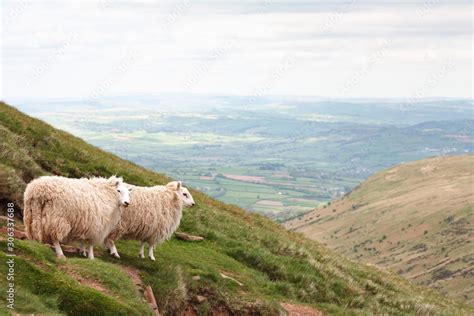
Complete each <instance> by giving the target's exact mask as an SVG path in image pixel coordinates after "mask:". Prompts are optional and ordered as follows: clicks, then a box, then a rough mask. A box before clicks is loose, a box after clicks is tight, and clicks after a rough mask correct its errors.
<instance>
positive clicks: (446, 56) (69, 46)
mask: <svg viewBox="0 0 474 316" xmlns="http://www.w3.org/2000/svg"><path fill="white" fill-rule="evenodd" d="M1 4H2V6H1V7H2V18H3V21H2V36H1V38H2V42H1V50H2V59H1V66H2V70H1V72H2V85H1V86H2V93H1V98H2V99H4V100H6V101H8V100H9V99H11V98H26V97H27V98H33V99H34V98H56V97H74V98H91V97H101V96H113V95H124V94H135V93H144V94H157V93H162V92H196V93H213V94H245V95H257V96H259V95H267V94H272V95H315V96H323V97H336V98H352V97H369V98H372V97H373V98H380V97H383V98H388V97H397V98H417V97H432V96H435V97H463V98H472V90H471V89H472V70H473V69H472V57H473V51H472V50H473V49H472V20H473V11H472V8H473V7H472V4H471V1H447V0H427V1H383V0H378V1H367V0H365V1H362V0H360V1H358V0H349V1H324V2H322V1H306V2H304V1H271V0H266V1H222V0H221V1H196V0H193V1H191V0H183V1H114V0H103V1H64V0H61V1H57V2H56V1H39V0H38V1H33V2H27V1H4V0H2V1H1Z"/></svg>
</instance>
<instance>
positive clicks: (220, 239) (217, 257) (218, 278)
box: [0, 103, 472, 315]
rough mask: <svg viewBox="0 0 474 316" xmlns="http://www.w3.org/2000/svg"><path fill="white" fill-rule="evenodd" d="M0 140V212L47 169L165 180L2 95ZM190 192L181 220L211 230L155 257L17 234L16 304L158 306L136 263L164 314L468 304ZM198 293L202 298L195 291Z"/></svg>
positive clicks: (398, 310)
mask: <svg viewBox="0 0 474 316" xmlns="http://www.w3.org/2000/svg"><path fill="white" fill-rule="evenodd" d="M0 140H1V142H0V146H1V150H0V170H1V176H0V179H2V183H1V189H0V190H1V191H0V192H1V193H0V194H1V195H0V199H1V200H2V203H1V205H2V212H4V211H5V202H7V201H13V202H15V203H16V205H17V206H16V208H17V210H18V211H20V208H21V194H22V190H23V188H24V187H25V183H27V182H28V181H30V180H31V179H33V178H34V177H37V176H39V175H43V174H60V175H65V176H70V177H80V176H91V175H102V176H109V175H111V174H118V175H121V176H123V177H124V178H125V180H126V181H127V182H129V183H133V184H138V185H153V184H161V183H164V182H166V181H168V179H167V178H165V177H164V176H162V175H159V174H156V173H153V172H151V171H148V170H146V169H144V168H141V167H139V166H137V165H134V164H132V163H130V162H128V161H124V160H121V159H119V158H117V157H115V156H113V155H111V154H108V153H106V152H104V151H101V150H99V149H97V148H95V147H93V146H90V145H88V144H87V143H85V142H84V141H82V140H80V139H78V138H76V137H73V136H72V135H70V134H67V133H65V132H62V131H59V130H56V129H53V128H52V127H51V126H49V125H47V124H45V123H43V122H41V121H39V120H36V119H33V118H30V117H28V116H26V115H24V114H22V113H20V112H18V111H17V110H16V109H14V108H12V107H10V106H8V105H6V104H4V103H0ZM193 195H194V197H195V200H196V202H197V207H194V208H191V209H188V210H187V211H186V212H185V215H184V218H183V221H182V224H181V227H180V230H182V231H185V232H187V233H191V234H196V235H200V236H203V237H205V240H204V241H203V242H199V243H190V242H185V241H180V240H177V239H174V238H173V239H172V240H170V241H169V242H167V243H165V244H163V245H162V246H159V247H157V249H156V251H155V256H156V258H157V261H156V262H151V261H147V260H141V259H139V258H138V257H137V252H138V243H137V242H135V241H126V242H119V243H118V248H119V251H121V254H122V259H120V260H117V259H113V258H111V257H110V256H109V255H107V254H106V252H105V251H104V250H100V248H99V249H98V252H97V255H98V258H97V259H96V260H94V261H90V260H87V259H82V258H79V257H78V256H77V255H73V254H70V253H68V254H66V255H67V256H68V259H67V260H66V261H58V260H56V259H55V257H54V255H53V251H52V250H51V249H49V247H48V246H46V245H41V244H39V243H36V242H31V241H20V240H17V241H16V250H15V252H16V254H17V257H16V258H15V260H16V261H15V284H16V290H17V296H16V306H17V312H20V313H33V312H35V313H67V314H79V313H81V314H94V315H100V314H112V315H143V314H146V313H151V312H150V310H149V309H148V306H147V304H146V303H145V302H144V300H143V298H142V294H141V293H140V292H139V291H138V289H137V287H136V286H135V284H134V282H135V283H136V282H137V281H136V280H135V281H133V280H134V279H133V278H132V279H130V278H129V276H130V275H132V276H133V275H134V274H135V277H136V278H139V279H141V280H142V282H143V284H144V285H150V286H151V287H152V288H153V291H154V294H155V296H156V300H157V302H158V306H159V308H160V312H161V314H162V315H177V314H179V311H183V310H184V309H187V310H188V312H189V311H190V310H192V309H194V310H195V312H196V313H198V314H200V315H207V314H209V313H210V312H211V311H214V312H220V313H221V314H222V313H223V314H228V313H234V314H264V315H276V314H278V313H279V312H281V311H282V307H281V303H283V302H284V303H292V304H297V305H305V306H309V307H313V308H317V309H319V310H321V311H325V312H327V313H330V314H340V315H342V314H344V315H367V314H377V315H380V314H384V313H385V314H394V315H397V314H398V315H401V314H416V313H418V314H450V315H456V314H458V315H463V314H469V313H472V310H470V309H468V308H467V307H463V306H461V305H459V304H458V303H455V302H452V301H450V300H448V299H445V298H444V297H441V296H440V295H438V294H437V293H435V292H433V291H431V290H429V289H426V288H421V287H418V286H414V285H411V284H410V283H408V282H407V281H405V280H403V279H402V278H400V277H398V276H396V275H394V274H389V273H386V272H383V271H380V270H378V269H376V268H374V267H369V266H365V265H361V264H357V263H354V262H351V261H349V260H346V259H344V258H342V257H340V256H339V255H336V254H334V253H333V252H331V251H329V250H327V249H326V248H325V247H323V246H321V245H319V244H318V243H315V242H313V241H309V240H307V239H306V238H304V237H303V236H301V235H299V234H295V233H292V232H288V231H286V230H285V229H283V228H282V227H281V226H280V225H278V224H276V223H274V222H272V221H270V220H268V219H266V218H264V217H262V216H259V215H255V214H250V213H247V212H245V211H243V210H242V209H240V208H238V207H236V206H230V205H226V204H223V203H221V202H218V201H216V200H214V199H211V198H209V197H207V196H205V195H203V194H201V193H199V192H196V191H193ZM20 226H21V225H20V223H18V227H20ZM0 237H1V238H0V244H1V249H2V252H0V257H1V258H0V260H1V261H2V262H5V260H6V254H5V252H4V251H5V249H6V241H5V235H1V236H0ZM0 271H1V274H2V275H1V276H0V289H1V292H2V293H5V287H6V286H7V284H6V273H7V266H6V265H5V264H1V265H0ZM130 271H131V272H132V273H130ZM222 274H223V275H225V276H228V277H231V278H232V279H229V278H224V277H222ZM197 295H200V296H203V297H205V299H204V300H202V299H201V300H199V301H200V302H198V300H197ZM0 301H1V302H2V304H1V307H0V311H1V310H3V311H5V305H6V304H5V297H4V295H2V296H1V297H0ZM196 313H194V314H196ZM192 314H193V313H191V315H192ZM188 315H189V314H188Z"/></svg>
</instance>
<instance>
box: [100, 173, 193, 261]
mask: <svg viewBox="0 0 474 316" xmlns="http://www.w3.org/2000/svg"><path fill="white" fill-rule="evenodd" d="M131 187H132V188H133V193H132V194H131V205H130V207H128V208H127V209H123V210H122V217H121V219H120V221H119V223H118V224H117V226H116V227H115V228H114V229H113V230H112V231H111V232H110V234H109V236H108V237H107V238H106V240H105V245H106V246H107V247H108V248H109V249H110V254H111V255H114V256H115V257H117V258H120V256H119V254H118V252H117V248H116V247H115V243H114V242H115V241H116V240H118V239H119V238H124V239H135V240H139V241H141V246H140V253H139V256H140V258H144V257H145V255H144V248H145V242H146V243H148V245H149V249H148V257H149V258H150V259H151V260H153V261H154V260H155V256H154V247H155V246H156V244H157V243H161V242H163V241H165V240H167V239H169V238H170V237H171V235H172V234H173V233H174V232H175V230H176V229H177V228H178V225H179V223H180V221H181V216H182V213H183V206H193V205H194V204H195V203H194V199H193V197H192V196H191V194H190V193H189V191H188V189H186V188H185V187H183V186H182V184H181V181H173V182H170V183H168V184H167V185H165V186H161V185H159V186H154V187H137V186H131Z"/></svg>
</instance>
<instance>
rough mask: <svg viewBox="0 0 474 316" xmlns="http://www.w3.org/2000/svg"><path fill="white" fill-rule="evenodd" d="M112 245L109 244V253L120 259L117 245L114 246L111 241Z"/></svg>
mask: <svg viewBox="0 0 474 316" xmlns="http://www.w3.org/2000/svg"><path fill="white" fill-rule="evenodd" d="M110 244H111V245H112V246H110V254H111V255H112V256H114V257H115V258H118V259H120V256H119V254H118V251H117V247H115V243H114V242H113V241H111V242H110Z"/></svg>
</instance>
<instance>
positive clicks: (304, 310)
mask: <svg viewBox="0 0 474 316" xmlns="http://www.w3.org/2000/svg"><path fill="white" fill-rule="evenodd" d="M280 305H281V307H283V309H284V310H285V311H286V312H287V313H288V315H289V316H324V313H323V312H321V311H320V310H317V309H316V308H313V307H309V306H304V305H297V304H290V303H281V304H280Z"/></svg>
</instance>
